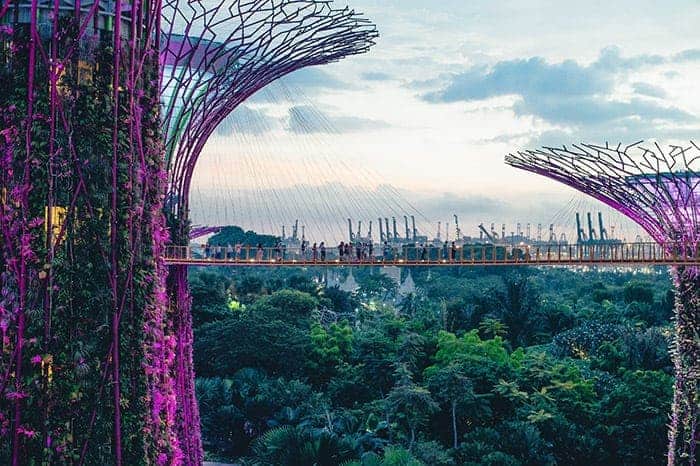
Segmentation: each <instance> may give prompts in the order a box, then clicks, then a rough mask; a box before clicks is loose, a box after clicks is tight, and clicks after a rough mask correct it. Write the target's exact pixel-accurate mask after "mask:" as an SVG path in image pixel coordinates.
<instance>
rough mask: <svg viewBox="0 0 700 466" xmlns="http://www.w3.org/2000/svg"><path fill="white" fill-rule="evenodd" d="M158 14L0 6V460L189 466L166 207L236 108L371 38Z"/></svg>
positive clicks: (181, 335) (183, 323) (78, 5)
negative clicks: (283, 79)
mask: <svg viewBox="0 0 700 466" xmlns="http://www.w3.org/2000/svg"><path fill="white" fill-rule="evenodd" d="M161 3H162V2H161V0H127V1H124V2H122V1H116V2H114V1H107V0H100V1H83V2H81V1H80V0H53V1H49V0H2V1H0V89H2V92H0V120H1V122H2V123H0V337H1V341H0V464H12V465H13V466H14V465H18V464H55V463H60V464H63V463H66V464H73V465H87V464H117V465H122V464H129V465H138V464H159V465H162V464H183V463H186V464H199V463H201V460H202V452H201V442H200V440H199V420H198V414H197V406H196V402H195V400H194V380H193V377H194V375H193V371H192V365H191V338H192V329H191V318H190V315H189V294H188V292H187V286H186V275H185V272H186V271H185V269H173V270H172V271H170V272H171V274H170V276H169V277H168V269H167V267H165V265H164V263H163V259H162V255H163V248H164V246H165V244H166V242H167V241H168V237H169V234H168V231H167V225H166V217H165V216H164V215H163V210H164V207H166V206H167V208H166V209H165V210H167V211H168V212H172V209H171V208H170V206H171V204H166V202H165V201H166V200H169V199H173V198H177V199H178V202H179V203H185V202H186V191H187V189H186V187H187V186H188V180H189V176H190V174H191V170H192V169H193V167H194V163H195V162H196V159H197V156H198V155H199V153H200V152H201V149H202V147H203V146H204V144H205V142H206V140H207V138H208V137H209V135H210V134H211V132H212V131H213V130H214V127H215V126H216V124H217V123H218V122H219V121H221V119H223V118H224V117H225V116H226V114H227V113H228V112H230V111H232V110H233V109H234V108H235V106H236V105H237V104H238V103H240V102H241V101H242V100H243V99H245V98H246V97H248V96H250V95H251V94H252V93H253V92H255V90H257V89H259V88H260V87H262V86H263V85H265V84H267V83H269V82H270V81H272V80H274V79H275V78H277V77H279V76H282V75H283V74H285V73H288V72H291V71H293V70H295V69H298V68H300V67H303V66H307V65H312V64H321V63H325V62H327V61H331V60H335V59H339V58H341V57H343V56H346V55H350V54H352V53H358V52H361V51H363V50H365V49H366V48H367V47H368V45H369V44H370V43H371V39H372V38H373V37H374V36H375V33H374V30H373V28H372V27H370V26H369V25H367V24H365V23H363V22H362V21H361V20H360V19H358V18H356V16H355V15H354V13H352V12H351V11H349V10H334V9H332V8H331V7H330V5H329V4H328V2H325V1H324V2H320V1H319V2H314V1H294V0H289V1H272V0H270V1H265V0H256V1H233V0H231V1H227V2H223V1H222V2H220V3H208V2H204V1H185V0H182V1H169V2H168V3H167V4H165V5H162V4H161ZM161 86H162V88H161ZM162 89H165V91H163V90H162ZM165 101H167V102H168V103H167V104H165V107H164V108H162V104H163V103H164V102H165ZM163 128H165V130H163ZM167 170H169V171H171V174H170V175H169V174H168V172H167ZM173 187H176V188H173ZM173 190H175V191H174V192H175V196H167V199H166V194H167V193H168V192H169V191H173ZM184 205H186V204H184ZM176 212H186V209H180V210H177V209H176ZM171 218H173V219H175V221H174V222H173V223H171V224H170V227H171V229H172V230H173V231H174V232H176V233H177V232H178V231H182V230H183V229H186V218H185V217H183V216H182V215H179V216H178V217H177V218H175V217H173V216H171ZM183 225H184V226H183ZM176 238H177V235H176ZM166 280H167V281H166ZM166 286H167V287H170V289H169V290H168V289H167V288H166ZM169 295H170V299H169Z"/></svg>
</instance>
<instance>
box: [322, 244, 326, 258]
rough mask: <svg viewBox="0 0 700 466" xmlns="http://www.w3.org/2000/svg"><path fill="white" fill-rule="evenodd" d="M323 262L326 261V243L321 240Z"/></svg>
mask: <svg viewBox="0 0 700 466" xmlns="http://www.w3.org/2000/svg"><path fill="white" fill-rule="evenodd" d="M321 262H326V243H324V242H323V241H321Z"/></svg>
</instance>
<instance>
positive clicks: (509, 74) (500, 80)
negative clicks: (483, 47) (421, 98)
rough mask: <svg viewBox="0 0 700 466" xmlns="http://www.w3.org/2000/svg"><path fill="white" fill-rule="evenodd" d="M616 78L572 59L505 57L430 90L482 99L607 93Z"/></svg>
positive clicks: (445, 96) (442, 97) (440, 95)
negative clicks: (550, 60) (505, 59)
mask: <svg viewBox="0 0 700 466" xmlns="http://www.w3.org/2000/svg"><path fill="white" fill-rule="evenodd" d="M612 87H613V81H612V79H611V78H610V77H609V76H608V75H605V74H601V73H599V72H598V71H597V70H595V69H594V68H593V67H590V66H589V67H584V66H581V65H579V64H578V63H576V62H575V61H573V60H567V61H564V62H562V63H556V64H549V63H547V62H545V60H544V59H542V58H540V57H533V58H530V59H527V60H509V61H502V62H499V63H497V64H496V65H494V66H493V67H492V68H490V69H489V68H486V67H475V68H472V69H469V70H467V71H466V72H464V73H460V74H457V75H454V76H453V77H452V80H451V82H450V83H449V84H448V85H447V87H445V88H444V89H442V90H440V91H437V92H433V93H430V94H428V95H427V96H426V100H428V101H431V102H458V101H471V100H483V99H488V98H490V97H497V96H503V95H511V94H518V95H522V96H538V97H539V96H548V95H559V96H576V95H591V94H600V93H607V92H610V91H611V90H612Z"/></svg>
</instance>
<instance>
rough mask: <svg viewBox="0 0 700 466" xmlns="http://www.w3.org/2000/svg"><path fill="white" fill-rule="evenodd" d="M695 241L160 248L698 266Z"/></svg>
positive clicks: (294, 257)
mask: <svg viewBox="0 0 700 466" xmlns="http://www.w3.org/2000/svg"><path fill="white" fill-rule="evenodd" d="M698 247H699V245H697V244H694V245H692V246H688V245H685V246H684V245H679V244H666V245H661V244H658V243H609V244H544V245H500V244H466V245H464V246H456V245H455V246H452V245H447V246H446V247H445V246H444V245H442V246H437V245H427V246H420V245H417V246H413V245H402V246H385V247H377V246H374V247H373V248H371V249H370V248H369V247H368V246H364V247H362V246H361V247H357V246H352V247H350V248H349V249H348V250H343V251H342V252H341V251H340V250H339V249H338V248H337V247H332V248H325V250H323V249H321V248H316V249H313V248H311V247H309V248H304V249H302V248H285V247H260V248H258V247H255V246H231V247H228V246H219V247H215V246H206V245H201V246H194V247H193V246H173V245H169V246H167V247H166V255H165V260H166V262H168V263H173V264H177V263H181V264H193V265H208V264H222V265H231V264H240V265H248V264H253V265H263V264H291V265H293V264H298V265H304V264H334V263H336V264H342V263H350V264H373V263H377V264H399V265H400V264H410V265H449V264H472V265H481V264H483V265H498V264H503V265H518V264H522V265H528V264H529V265H537V264H550V265H551V264H562V265H571V264H596V263H601V264H615V263H620V264H631V263H639V264H655V263H657V264H694V265H700V260H699V258H700V250H699V249H698Z"/></svg>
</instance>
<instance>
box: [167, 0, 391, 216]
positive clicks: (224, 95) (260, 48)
mask: <svg viewBox="0 0 700 466" xmlns="http://www.w3.org/2000/svg"><path fill="white" fill-rule="evenodd" d="M162 29H163V37H162V38H161V41H162V43H163V45H162V46H161V56H160V58H161V63H162V64H163V72H162V74H161V80H162V81H161V89H162V90H163V94H164V95H163V97H164V109H163V133H164V136H165V143H166V164H167V168H168V172H169V181H170V193H169V195H170V196H171V197H170V199H171V200H172V201H173V205H172V207H173V208H174V209H176V210H177V211H178V212H179V215H180V216H181V217H186V216H187V213H186V211H187V206H188V194H189V187H190V180H191V178H192V173H193V171H194V168H195V165H196V163H197V160H198V158H199V156H200V154H201V152H202V149H203V148H204V145H205V144H206V142H207V140H208V139H209V137H210V136H211V134H212V133H213V132H214V130H215V129H216V127H217V126H218V125H219V123H221V122H222V121H223V120H224V119H225V118H226V117H227V116H228V115H229V114H230V113H231V112H232V111H234V110H235V109H236V107H238V105H240V104H241V103H242V102H243V101H245V100H246V99H248V98H249V97H250V96H251V95H253V94H254V93H255V92H257V91H258V90H260V89H262V88H263V87H265V86H267V85H268V84H270V83H271V82H273V81H274V80H276V79H278V78H280V77H282V76H284V75H286V74H288V73H291V72H293V71H295V70H298V69H300V68H304V67H307V66H312V65H320V64H325V63H329V62H333V61H336V60H338V59H340V58H343V57H347V56H349V55H355V54H360V53H364V52H366V51H367V50H368V49H369V47H370V46H371V45H372V44H373V40H374V39H375V38H376V36H377V32H376V28H375V27H374V25H372V24H371V23H369V22H368V21H367V20H366V19H364V18H362V17H361V16H360V15H357V14H355V12H354V11H352V10H349V9H348V8H342V9H335V8H334V7H333V6H332V2H330V1H327V0H322V1H318V0H285V1H274V0H247V1H235V2H230V1H222V0H198V1H185V0H166V1H165V2H164V5H163V26H162Z"/></svg>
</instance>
